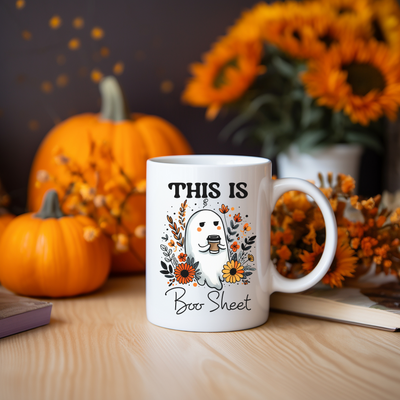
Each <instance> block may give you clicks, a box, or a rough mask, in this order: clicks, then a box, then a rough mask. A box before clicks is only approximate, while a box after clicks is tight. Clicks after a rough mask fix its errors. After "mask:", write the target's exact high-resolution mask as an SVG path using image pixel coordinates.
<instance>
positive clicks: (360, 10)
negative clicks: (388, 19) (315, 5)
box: [317, 0, 381, 25]
mask: <svg viewBox="0 0 400 400" xmlns="http://www.w3.org/2000/svg"><path fill="white" fill-rule="evenodd" d="M379 1H380V2H381V0H379ZM317 2H319V3H320V4H321V5H322V6H323V7H324V8H325V9H326V10H329V11H333V13H334V14H335V17H336V18H337V19H339V20H340V21H342V22H343V25H346V24H348V23H351V22H354V21H360V22H363V23H365V22H367V21H369V19H370V18H371V15H372V9H371V7H370V0H317Z"/></svg>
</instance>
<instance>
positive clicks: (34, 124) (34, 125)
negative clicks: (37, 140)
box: [28, 119, 39, 131]
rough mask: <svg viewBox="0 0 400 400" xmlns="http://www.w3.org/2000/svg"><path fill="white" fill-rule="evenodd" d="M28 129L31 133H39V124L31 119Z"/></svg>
mask: <svg viewBox="0 0 400 400" xmlns="http://www.w3.org/2000/svg"><path fill="white" fill-rule="evenodd" d="M28 127H29V129H30V130H31V131H37V130H38V129H39V122H38V121H36V120H35V119H31V120H30V121H29V122H28Z"/></svg>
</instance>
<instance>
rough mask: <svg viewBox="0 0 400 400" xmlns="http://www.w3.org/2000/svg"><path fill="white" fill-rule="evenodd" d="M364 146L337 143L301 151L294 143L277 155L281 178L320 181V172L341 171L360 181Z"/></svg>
mask: <svg viewBox="0 0 400 400" xmlns="http://www.w3.org/2000/svg"><path fill="white" fill-rule="evenodd" d="M362 151H363V148H362V146H360V145H356V144H335V145H331V146H327V147H324V148H320V149H317V150H312V151H310V152H309V153H300V151H299V150H298V148H297V146H295V145H292V146H290V147H289V149H288V151H287V152H285V153H280V154H278V156H277V163H278V176H279V178H289V177H291V178H302V179H307V180H313V181H315V182H316V183H319V180H318V173H319V172H321V173H322V175H323V176H324V177H326V175H327V173H328V172H332V173H333V175H334V176H336V175H337V174H339V173H342V174H346V175H351V176H352V177H353V178H354V179H355V180H356V181H358V174H359V169H360V161H361V155H362Z"/></svg>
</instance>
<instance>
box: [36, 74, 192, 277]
mask: <svg viewBox="0 0 400 400" xmlns="http://www.w3.org/2000/svg"><path fill="white" fill-rule="evenodd" d="M100 92H101V96H102V108H101V112H100V114H81V115H77V116H74V117H71V118H69V119H67V120H65V121H64V122H62V123H61V124H59V125H57V126H55V127H54V128H53V129H52V130H51V131H50V132H49V134H48V135H47V136H46V138H45V139H44V141H43V142H42V144H41V146H40V148H39V150H38V152H37V153H36V156H35V159H34V162H33V165H32V169H31V173H30V178H29V189H28V207H29V209H30V210H31V211H37V210H38V209H39V207H40V203H41V199H42V197H43V194H44V193H45V192H46V191H47V190H48V189H50V188H54V186H53V184H52V182H46V183H44V184H41V186H40V187H37V186H36V176H37V173H38V171H40V170H46V171H47V172H49V173H50V174H51V175H55V174H56V173H57V171H56V168H57V167H56V165H55V164H54V162H53V161H52V160H53V155H52V154H53V151H54V149H55V148H56V147H61V148H62V149H63V152H64V154H65V155H66V156H68V157H70V158H72V159H73V160H74V161H75V162H77V163H78V164H80V165H83V164H84V163H85V162H87V160H88V157H89V154H90V149H91V143H93V142H94V143H95V144H101V143H104V142H107V143H109V144H110V146H111V149H112V153H113V156H114V159H115V160H116V161H117V162H118V164H119V166H120V167H121V168H122V169H123V170H124V172H125V173H126V174H127V175H128V177H129V178H130V179H131V181H132V182H134V183H136V182H139V181H141V180H143V179H145V177H146V160H147V159H148V158H152V157H159V156H166V155H178V154H190V153H192V150H191V148H190V146H189V144H188V143H187V141H186V139H185V138H184V136H183V135H182V134H181V133H180V132H179V131H178V129H177V128H175V127H174V126H173V125H171V124H170V123H169V122H167V121H165V120H164V119H162V118H159V117H156V116H150V115H139V114H132V115H131V114H130V113H129V111H128V110H127V105H126V103H125V101H124V97H123V93H122V90H121V88H120V86H119V84H118V82H117V80H116V79H115V78H114V77H111V76H110V77H106V78H104V79H103V80H102V81H101V82H100ZM145 203H146V201H145V196H133V197H131V198H130V199H129V201H128V202H127V204H126V210H125V211H126V212H125V214H129V215H128V217H127V218H126V219H125V220H124V221H123V222H124V225H125V226H126V227H127V228H129V231H130V232H134V231H135V229H137V228H138V227H142V226H144V225H145V215H146V212H145ZM130 241H131V243H130V247H131V248H132V249H134V251H135V254H133V253H132V252H125V253H115V254H113V258H112V270H113V271H114V272H132V271H133V272H142V271H144V269H145V264H144V259H145V239H144V237H143V235H139V236H135V235H133V236H132V237H131V239H130Z"/></svg>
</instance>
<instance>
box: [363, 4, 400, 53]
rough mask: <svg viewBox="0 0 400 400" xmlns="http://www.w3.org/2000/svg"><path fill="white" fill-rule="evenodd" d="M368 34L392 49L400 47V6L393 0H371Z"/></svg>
mask: <svg viewBox="0 0 400 400" xmlns="http://www.w3.org/2000/svg"><path fill="white" fill-rule="evenodd" d="M371 8H372V11H373V15H372V18H371V23H370V25H369V35H370V36H371V37H373V38H375V39H376V40H378V41H380V42H383V43H385V44H387V45H388V46H389V47H390V48H392V49H398V48H399V47H400V7H399V4H398V3H397V1H395V0H384V1H382V0H371Z"/></svg>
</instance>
